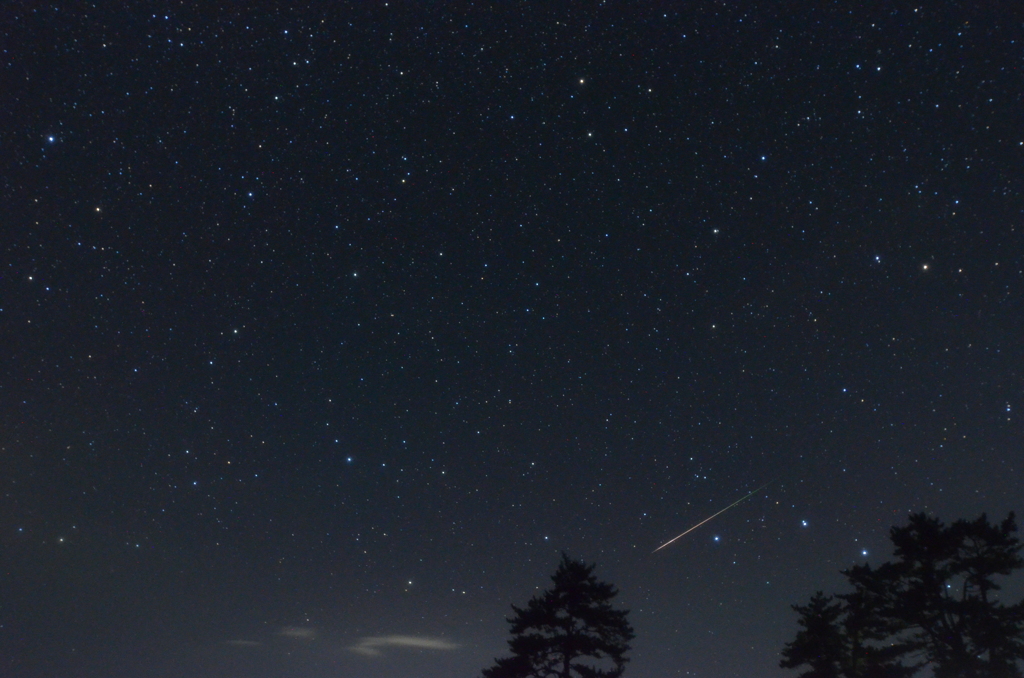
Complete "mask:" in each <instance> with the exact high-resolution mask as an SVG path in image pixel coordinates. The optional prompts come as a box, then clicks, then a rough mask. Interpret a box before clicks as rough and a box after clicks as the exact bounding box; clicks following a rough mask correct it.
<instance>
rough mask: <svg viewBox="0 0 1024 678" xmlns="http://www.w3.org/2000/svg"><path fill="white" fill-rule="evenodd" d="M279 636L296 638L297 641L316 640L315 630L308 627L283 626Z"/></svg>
mask: <svg viewBox="0 0 1024 678" xmlns="http://www.w3.org/2000/svg"><path fill="white" fill-rule="evenodd" d="M280 634H281V635H282V636H285V637H286V638H298V639H299V640H313V639H314V638H316V629H311V628H309V627H308V626H285V627H284V628H282V629H281V631H280Z"/></svg>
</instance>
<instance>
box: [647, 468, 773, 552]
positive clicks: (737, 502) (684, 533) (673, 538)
mask: <svg viewBox="0 0 1024 678" xmlns="http://www.w3.org/2000/svg"><path fill="white" fill-rule="evenodd" d="M773 482H775V481H774V480H769V481H768V482H767V483H765V484H764V485H762V486H761V487H759V488H757V489H756V490H754V491H753V492H751V493H750V494H748V495H746V496H744V497H741V498H740V499H737V500H736V501H734V502H733V503H731V504H729V505H728V506H726V507H725V508H724V509H722V510H721V511H719V512H718V513H716V514H715V515H713V516H711V517H710V518H705V519H704V520H702V521H700V522H699V523H697V524H696V525H694V526H693V527H691V528H690V529H688V530H687V531H686V532H683V533H682V534H680V535H679V536H676V537H672V538H671V539H669V540H668V541H667V542H665V543H664V544H662V545H661V546H659V547H658V548H656V549H654V550H653V551H651V553H657V552H658V551H660V550H661V549H663V548H665V547H666V546H668V545H669V544H671V543H672V542H674V541H675V540H676V539H680V538H682V537H685V536H686V535H688V534H690V533H691V532H693V531H694V530H696V529H697V528H698V527H700V526H701V525H703V524H704V523H706V522H708V521H709V520H712V519H714V518H717V517H718V516H720V515H722V514H723V513H725V512H726V511H728V510H729V509H731V508H732V507H733V506H735V505H736V504H739V503H740V502H741V501H743V500H744V499H749V498H750V497H752V496H754V495H755V494H757V493H758V492H760V491H761V490H763V489H764V488H766V487H768V486H769V485H771V484H772V483H773Z"/></svg>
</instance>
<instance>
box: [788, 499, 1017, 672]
mask: <svg viewBox="0 0 1024 678" xmlns="http://www.w3.org/2000/svg"><path fill="white" fill-rule="evenodd" d="M1016 532H1017V525H1016V523H1015V522H1014V515H1013V513H1010V514H1009V516H1008V517H1007V518H1006V520H1004V521H1003V522H1002V523H999V524H997V525H996V524H991V523H989V521H988V518H987V517H986V516H985V515H984V514H982V515H981V517H979V518H978V519H977V520H971V521H968V520H958V521H956V522H954V523H952V524H951V525H944V524H943V523H942V522H940V521H939V520H938V519H936V518H930V517H928V516H927V515H925V514H924V513H918V514H913V515H911V516H910V522H909V524H908V525H906V526H904V527H894V528H892V530H891V531H890V538H891V539H892V543H893V545H894V547H895V549H894V556H895V559H894V560H893V561H892V562H886V563H883V564H882V565H880V566H878V567H877V568H872V567H871V566H870V565H858V566H855V567H852V568H850V569H848V570H845V571H844V572H843V575H844V576H845V577H846V579H847V581H848V582H849V584H850V585H851V587H852V589H853V590H852V592H850V593H840V594H836V595H831V596H826V595H825V594H824V593H822V592H821V591H818V592H817V593H815V594H814V595H813V596H812V597H811V599H810V601H809V602H808V603H807V604H806V605H794V606H793V609H794V610H795V611H796V612H797V613H798V614H799V615H800V616H799V620H798V623H799V625H800V630H799V631H798V632H797V634H796V638H794V639H793V640H792V641H791V642H789V643H787V644H786V646H785V647H784V648H783V650H782V661H781V662H780V666H782V667H783V668H792V669H804V671H803V673H801V674H800V676H799V678H908V677H909V676H913V675H915V674H917V673H918V672H920V671H922V670H925V669H928V670H930V671H931V675H932V676H934V678H1022V676H1024V674H1022V672H1021V669H1020V661H1021V660H1022V659H1024V602H1017V603H1014V604H1006V603H1004V602H1003V601H1002V600H1000V599H999V596H998V593H997V592H998V591H999V588H1000V587H999V585H998V584H997V583H996V581H995V578H996V577H998V576H1006V575H1010V574H1011V573H1012V572H1014V571H1015V570H1018V569H1020V568H1021V567H1022V566H1024V560H1022V558H1021V556H1020V551H1021V548H1022V544H1021V542H1020V540H1019V539H1018V538H1017V537H1016Z"/></svg>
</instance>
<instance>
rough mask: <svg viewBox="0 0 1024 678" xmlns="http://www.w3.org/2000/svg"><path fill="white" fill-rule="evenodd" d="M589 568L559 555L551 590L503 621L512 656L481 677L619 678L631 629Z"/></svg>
mask: <svg viewBox="0 0 1024 678" xmlns="http://www.w3.org/2000/svg"><path fill="white" fill-rule="evenodd" d="M593 572H594V565H587V564H586V563H583V562H579V561H574V560H570V559H569V557H568V556H566V555H565V554H562V561H561V562H560V563H559V565H558V569H557V570H556V571H555V574H554V575H552V577H551V580H552V581H553V582H554V584H555V585H554V587H552V588H550V589H548V590H546V591H544V592H543V593H542V594H540V595H539V596H534V597H533V598H531V599H530V602H529V603H528V604H527V605H526V607H525V608H519V607H516V606H515V605H513V606H512V609H513V611H515V616H513V617H512V618H511V619H509V620H508V622H509V624H510V625H511V627H512V628H511V629H510V631H511V633H512V638H511V639H510V640H509V641H508V646H509V649H510V650H511V652H512V656H511V657H506V658H504V659H497V660H495V661H496V663H495V665H494V666H493V667H491V668H489V669H485V670H484V671H483V675H484V678H618V676H621V675H622V673H623V671H624V670H625V668H626V662H627V661H629V659H628V658H627V657H626V656H625V654H626V652H628V651H629V649H630V646H629V641H631V640H632V639H633V638H634V635H633V627H632V626H630V624H629V621H628V620H627V616H628V614H629V613H628V611H627V610H615V609H613V608H612V606H611V600H612V598H614V597H615V596H616V595H618V591H617V590H615V587H614V586H612V585H611V584H608V583H605V582H600V581H598V580H597V578H596V577H594V575H593Z"/></svg>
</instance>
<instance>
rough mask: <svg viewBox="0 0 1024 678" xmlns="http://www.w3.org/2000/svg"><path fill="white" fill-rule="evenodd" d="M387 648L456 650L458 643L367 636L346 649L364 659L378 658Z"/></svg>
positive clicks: (426, 638) (429, 638)
mask: <svg viewBox="0 0 1024 678" xmlns="http://www.w3.org/2000/svg"><path fill="white" fill-rule="evenodd" d="M389 647H400V648H413V649H417V650H457V649H459V647H460V646H459V645H458V643H453V642H451V641H448V640H445V639H443V638H431V637H429V636H368V637H366V638H361V639H360V640H359V642H358V643H356V644H355V645H352V646H350V647H349V648H348V649H349V650H351V651H352V652H355V653H357V654H361V655H363V656H366V657H379V656H381V655H382V654H384V650H385V649H386V648H389Z"/></svg>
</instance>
